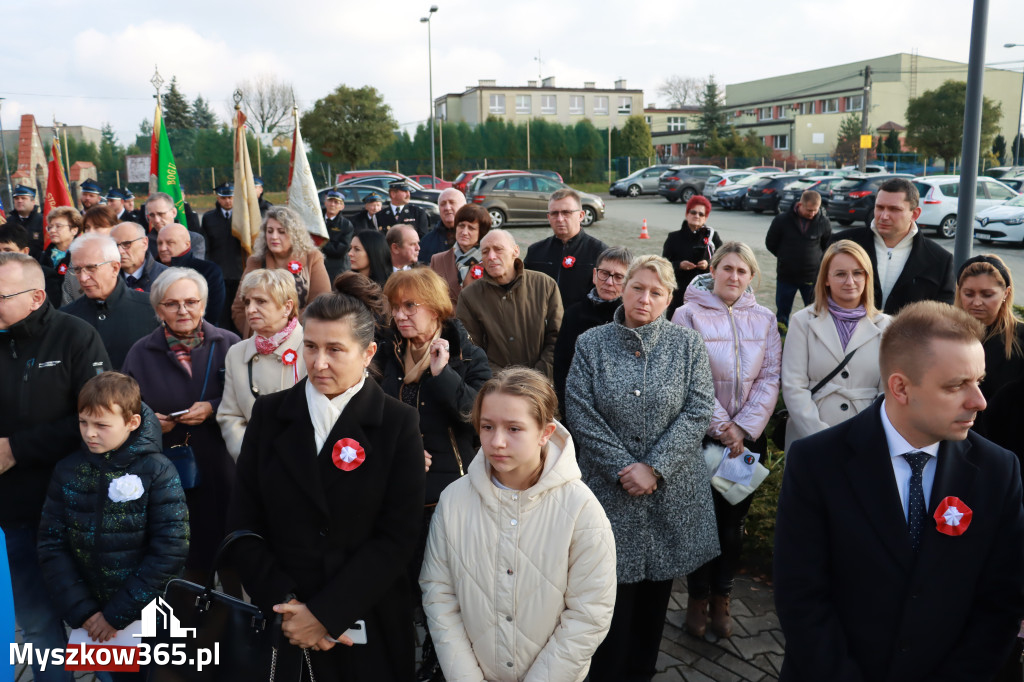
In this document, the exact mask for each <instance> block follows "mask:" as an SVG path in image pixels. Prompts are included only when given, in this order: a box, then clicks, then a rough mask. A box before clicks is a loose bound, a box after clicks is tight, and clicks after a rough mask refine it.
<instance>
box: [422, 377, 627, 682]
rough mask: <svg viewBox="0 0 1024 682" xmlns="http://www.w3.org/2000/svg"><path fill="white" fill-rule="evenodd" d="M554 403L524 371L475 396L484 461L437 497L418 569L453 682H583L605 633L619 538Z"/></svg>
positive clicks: (547, 387) (544, 385) (543, 385)
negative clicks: (590, 485) (584, 474)
mask: <svg viewBox="0 0 1024 682" xmlns="http://www.w3.org/2000/svg"><path fill="white" fill-rule="evenodd" d="M557 405H558V400H557V398H556V397H555V392H554V390H552V388H551V384H550V383H549V381H548V379H547V378H546V377H544V376H543V375H541V374H540V373H539V372H537V371H535V370H532V369H526V368H524V367H512V368H510V369H506V370H504V371H503V372H501V373H500V374H498V376H496V377H494V378H493V379H491V380H489V381H488V382H487V383H486V384H484V386H483V388H481V389H480V392H479V393H478V394H477V397H476V402H475V404H474V406H473V413H472V421H473V425H474V427H476V429H477V431H478V432H479V434H480V441H481V444H482V447H481V451H482V452H483V454H484V456H483V457H480V456H477V457H475V458H474V459H473V461H472V463H470V465H469V475H468V476H464V477H462V478H460V479H458V480H456V481H455V482H454V483H452V484H451V485H449V486H448V487H447V488H445V490H444V492H442V493H441V500H440V502H439V503H438V505H437V510H436V511H435V512H434V518H433V521H432V523H431V527H430V537H429V539H428V541H427V549H426V554H425V557H424V560H423V570H422V572H421V573H420V585H421V587H422V588H423V610H424V611H425V612H426V614H427V622H428V624H429V626H430V635H431V637H433V640H434V646H435V647H436V649H437V658H438V660H439V661H440V662H441V670H442V671H443V673H444V676H445V678H446V679H448V680H452V681H454V680H459V681H460V682H469V681H473V682H482V681H483V680H488V681H489V682H506V681H507V682H512V681H516V682H518V681H520V680H536V681H537V682H540V681H542V680H543V681H544V682H560V681H564V682H579V681H580V680H583V679H584V678H585V677H586V676H587V671H588V670H589V669H590V659H591V657H592V656H593V654H594V651H595V650H596V649H597V645H598V644H600V643H601V641H602V640H603V639H604V637H605V635H606V634H607V632H608V627H609V626H610V624H611V619H612V612H613V610H614V605H615V588H616V579H615V539H614V536H613V535H612V529H611V525H610V524H609V523H608V518H607V517H606V516H605V513H604V509H602V507H601V504H600V503H599V502H598V501H597V498H596V497H595V496H594V494H593V493H592V492H591V491H590V489H589V488H588V487H587V486H586V485H585V484H584V483H583V481H582V479H581V476H580V469H579V466H577V464H576V453H575V450H574V448H573V444H572V438H571V437H570V436H569V432H568V431H566V429H565V427H563V426H562V425H561V424H559V423H558V422H556V421H555V411H556V408H557Z"/></svg>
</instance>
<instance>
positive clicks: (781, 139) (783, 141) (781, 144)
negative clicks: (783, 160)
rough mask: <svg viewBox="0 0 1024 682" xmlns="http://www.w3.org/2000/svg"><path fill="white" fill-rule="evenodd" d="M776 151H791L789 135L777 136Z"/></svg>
mask: <svg viewBox="0 0 1024 682" xmlns="http://www.w3.org/2000/svg"><path fill="white" fill-rule="evenodd" d="M775 149H789V135H776V136H775Z"/></svg>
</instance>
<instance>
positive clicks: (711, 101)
mask: <svg viewBox="0 0 1024 682" xmlns="http://www.w3.org/2000/svg"><path fill="white" fill-rule="evenodd" d="M722 97H723V93H722V92H721V91H720V90H719V89H718V83H716V82H715V77H714V76H713V75H712V76H708V81H707V83H706V84H705V85H704V92H703V93H702V94H701V95H700V97H699V98H698V99H697V104H698V105H699V106H700V119H698V121H697V130H696V132H695V134H694V136H693V141H694V142H696V143H697V145H698V146H699V147H703V146H704V144H705V143H707V142H708V141H709V140H710V139H711V136H712V135H713V134H716V135H718V137H725V136H727V135H728V134H729V126H728V124H727V123H726V122H725V113H724V112H723V111H722Z"/></svg>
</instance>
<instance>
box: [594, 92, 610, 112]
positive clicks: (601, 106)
mask: <svg viewBox="0 0 1024 682" xmlns="http://www.w3.org/2000/svg"><path fill="white" fill-rule="evenodd" d="M594 115H595V116H607V115H608V97H607V96H606V95H598V96H597V97H594Z"/></svg>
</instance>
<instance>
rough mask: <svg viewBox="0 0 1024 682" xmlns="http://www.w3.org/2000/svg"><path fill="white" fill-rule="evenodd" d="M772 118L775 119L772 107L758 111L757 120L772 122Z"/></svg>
mask: <svg viewBox="0 0 1024 682" xmlns="http://www.w3.org/2000/svg"><path fill="white" fill-rule="evenodd" d="M772 118H774V117H773V116H772V108H771V107H763V108H761V109H758V110H757V120H759V121H770V120H772Z"/></svg>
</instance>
